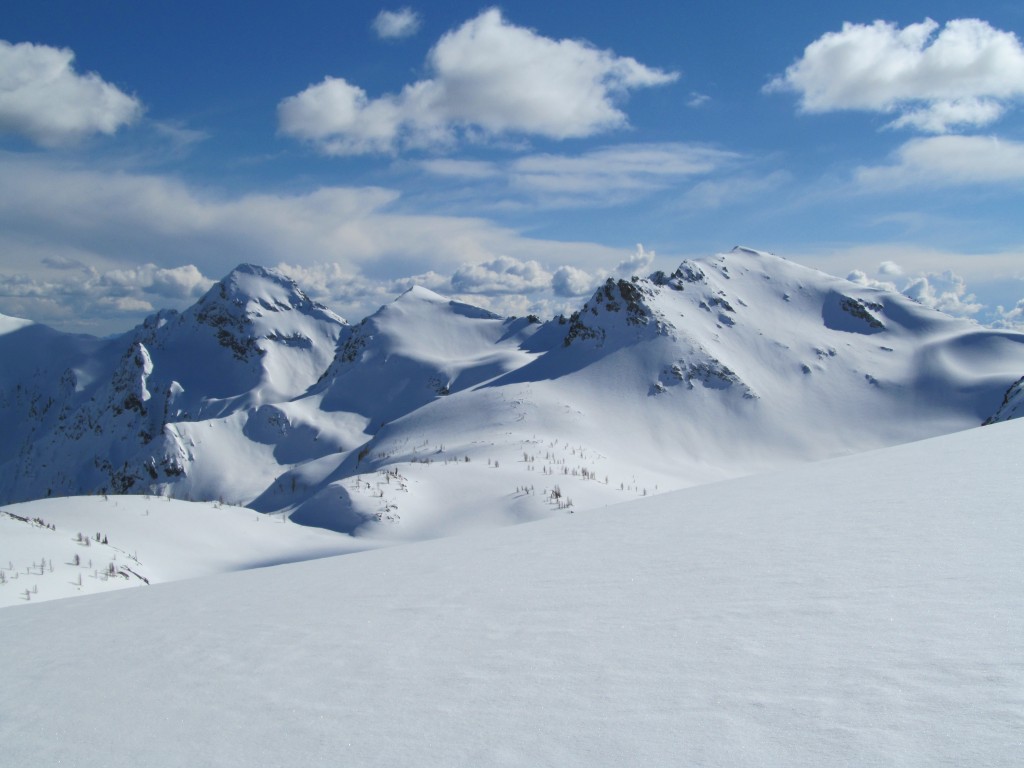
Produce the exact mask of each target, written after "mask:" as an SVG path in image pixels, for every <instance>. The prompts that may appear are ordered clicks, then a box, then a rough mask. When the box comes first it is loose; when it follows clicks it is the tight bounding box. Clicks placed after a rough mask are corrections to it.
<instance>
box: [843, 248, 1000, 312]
mask: <svg viewBox="0 0 1024 768" xmlns="http://www.w3.org/2000/svg"><path fill="white" fill-rule="evenodd" d="M877 274H878V275H879V276H881V277H883V278H885V277H899V276H901V275H903V268H902V267H901V266H900V265H899V264H897V263H895V262H893V261H883V262H882V263H881V264H880V265H879V266H878V270H877ZM846 279H847V280H850V281H851V282H854V283H857V284H858V285H863V286H866V287H868V288H880V289H882V290H886V291H893V292H898V293H902V294H903V295H904V296H906V297H907V298H908V299H913V300H914V301H916V302H917V303H918V304H922V305H924V306H926V307H930V308H932V309H937V310H939V311H940V312H945V313H946V314H948V315H956V316H958V317H968V316H972V315H977V314H978V313H979V312H980V311H981V310H982V309H984V305H983V304H982V303H980V302H979V301H978V299H977V297H975V296H974V294H972V293H970V292H969V291H968V289H967V282H966V281H965V280H964V278H963V277H961V276H960V275H958V274H956V273H955V272H953V271H952V270H946V271H944V272H941V273H936V272H921V273H918V274H916V275H911V276H909V277H908V278H907V280H906V281H905V282H904V285H903V287H902V288H899V287H897V285H896V283H895V282H893V281H892V280H885V279H883V280H879V279H877V278H875V277H871V276H869V275H868V274H867V273H865V272H864V271H863V270H860V269H855V270H853V271H852V272H850V274H849V275H847V276H846Z"/></svg>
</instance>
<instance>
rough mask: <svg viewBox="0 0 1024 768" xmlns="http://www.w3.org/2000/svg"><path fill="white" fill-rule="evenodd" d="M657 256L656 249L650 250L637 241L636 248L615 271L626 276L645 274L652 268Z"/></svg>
mask: <svg viewBox="0 0 1024 768" xmlns="http://www.w3.org/2000/svg"><path fill="white" fill-rule="evenodd" d="M655 258H657V254H655V253H654V251H648V250H646V249H645V248H644V247H643V246H642V245H641V244H640V243H637V244H636V250H635V251H633V253H631V254H630V255H629V257H628V258H626V259H624V260H623V261H620V262H619V263H618V265H617V266H616V267H615V272H616V273H617V274H620V275H624V276H626V277H631V276H633V275H640V274H644V273H645V272H646V271H647V270H649V269H650V268H651V264H652V263H653V262H654V259H655Z"/></svg>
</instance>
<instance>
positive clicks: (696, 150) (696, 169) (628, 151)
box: [419, 142, 744, 208]
mask: <svg viewBox="0 0 1024 768" xmlns="http://www.w3.org/2000/svg"><path fill="white" fill-rule="evenodd" d="M743 159H744V157H743V155H741V154H740V153H738V152H730V151H728V150H723V149H718V148H716V147H709V146H706V145H703V144H687V143H683V142H666V143H651V144H618V145H613V146H606V147H599V148H597V149H593V150H590V151H588V152H582V153H579V154H576V155H570V154H554V153H543V154H530V155H524V156H522V157H518V158H515V159H512V160H507V161H478V160H456V159H444V158H442V159H433V160H424V161H423V162H422V163H420V164H419V167H420V168H422V169H423V170H425V171H427V172H428V173H430V174H433V175H436V176H442V177H447V178H456V179H460V180H462V181H465V182H468V183H473V182H481V183H485V184H487V183H491V184H497V185H498V192H497V194H500V195H506V196H512V197H515V198H516V199H520V200H523V201H527V202H532V203H533V204H539V205H543V206H545V207H549V208H550V207H563V208H601V207H607V206H612V205H616V204H620V203H624V202H630V201H634V200H638V199H641V198H643V197H644V196H647V195H650V194H653V193H656V192H660V191H663V190H667V189H671V188H673V187H676V186H678V185H680V184H685V183H688V182H689V181H690V180H691V179H694V178H702V177H706V176H709V175H712V174H715V173H718V172H722V171H727V170H729V169H731V168H733V167H734V166H736V165H738V164H739V163H740V162H741V161H742V160H743Z"/></svg>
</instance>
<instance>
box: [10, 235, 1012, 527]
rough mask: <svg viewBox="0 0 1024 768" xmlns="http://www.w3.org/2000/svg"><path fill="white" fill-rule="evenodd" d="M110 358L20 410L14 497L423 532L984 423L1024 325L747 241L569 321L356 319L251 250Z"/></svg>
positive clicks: (415, 302)
mask: <svg viewBox="0 0 1024 768" xmlns="http://www.w3.org/2000/svg"><path fill="white" fill-rule="evenodd" d="M20 332H22V331H18V330H16V329H15V330H12V331H11V332H10V333H8V334H5V335H3V336H0V338H2V339H6V338H8V337H12V338H13V337H14V336H15V335H16V334H17V333H20ZM101 353H102V354H101ZM88 361H91V362H90V365H91V366H92V367H93V368H94V369H95V370H96V371H98V373H93V374H92V375H91V378H89V377H84V378H79V377H78V375H77V374H74V375H69V377H65V378H66V381H65V383H64V384H63V385H61V384H60V382H61V381H62V379H61V378H60V376H58V374H57V373H56V371H58V370H64V369H63V368H61V367H60V366H56V365H54V366H51V369H52V372H51V373H49V374H47V375H48V377H49V379H48V381H49V383H48V384H47V385H46V386H47V387H49V390H53V391H55V392H58V394H56V395H54V396H53V398H52V399H53V404H52V405H51V406H49V409H48V410H47V411H46V415H44V416H43V417H42V420H41V421H38V422H32V424H31V426H25V423H27V421H26V420H28V421H31V419H29V417H28V416H27V415H20V416H19V419H21V420H18V421H17V422H16V423H17V425H18V426H17V430H19V431H18V435H17V437H18V440H19V441H20V442H19V443H18V446H17V447H14V446H12V445H11V444H10V442H9V441H5V447H4V449H3V450H4V451H5V454H4V455H7V456H9V457H11V458H10V459H9V460H8V461H7V463H6V464H4V465H3V466H0V501H10V500H22V499H29V498H38V497H44V496H46V495H47V494H75V493H84V492H98V491H101V490H104V489H105V490H107V491H119V492H125V491H127V492H130V493H144V492H155V493H161V494H165V495H166V494H170V495H173V496H175V497H177V498H184V499H195V500H220V501H223V502H225V503H231V504H241V505H246V506H250V507H252V508H254V509H257V510H260V511H262V512H273V513H283V514H288V515H290V516H291V519H292V520H294V521H296V522H301V523H306V524H311V525H317V526H323V527H328V528H332V529H334V530H337V531H343V532H350V533H351V532H355V533H358V534H359V535H371V536H373V537H385V538H397V539H415V538H424V537H434V536H441V535H446V534H449V533H454V532H460V531H464V530H467V529H471V528H476V527H489V526H492V525H496V524H507V523H510V522H522V521H526V520H533V519H538V518H541V517H546V516H550V515H552V514H561V513H566V512H567V511H569V512H572V511H578V510H583V509H591V508H595V507H600V506H605V505H607V504H610V503H613V502H617V501H622V500H625V499H628V498H635V497H642V496H645V495H651V494H655V493H661V492H664V491H666V490H671V489H677V488H682V487H687V486H690V485H694V484H699V483H706V482H710V481H713V480H717V479H722V478H726V477H733V476H737V475H742V474H748V473H753V472H759V471H765V470H769V469H772V468H777V467H781V466H785V465H788V464H791V463H794V462H801V461H808V460H817V459H822V458H826V457H830V456H838V455H842V454H848V453H853V452H856V451H861V450H867V449H871V448H876V447H880V446H885V445H893V444H897V443H901V442H906V441H909V440H916V439H921V438H924V437H929V436H933V435H937V434H942V433H948V432H952V431H956V430H960V429H966V428H969V427H972V426H976V425H978V424H981V423H982V422H983V421H985V420H987V419H989V418H990V417H993V415H994V414H996V411H997V410H998V409H999V408H1000V404H1001V403H1003V402H1004V397H1008V393H1007V388H1008V387H1010V386H1011V385H1012V384H1013V383H1014V382H1015V381H1017V380H1018V379H1019V378H1020V376H1021V373H1022V372H1024V334H1020V333H1014V332H1009V331H1000V330H992V329H985V328H981V327H979V326H977V325H976V324H974V323H971V322H969V321H965V320H959V319H954V318H951V317H948V316H946V315H943V314H941V313H939V312H935V311H933V310H929V309H926V308H924V307H922V306H920V305H918V304H916V303H914V302H913V301H911V300H909V299H907V298H906V297H904V296H901V295H899V294H896V293H890V292H886V291H881V290H876V289H869V288H865V287H862V286H858V285H855V284H853V283H851V282H849V281H847V280H842V279H839V278H835V277H832V276H829V275H826V274H823V273H821V272H818V271H815V270H811V269H807V268H805V267H801V266H799V265H797V264H793V263H792V262H789V261H786V260H785V259H781V258H777V257H775V256H772V255H770V254H765V253H759V252H757V251H751V250H749V249H744V248H738V249H735V250H734V251H733V252H730V253H727V254H720V255H718V256H715V257H712V258H709V259H704V260H701V261H687V262H684V263H683V264H681V265H680V266H679V268H678V269H677V270H675V271H674V272H673V273H672V274H665V273H656V274H654V275H651V276H650V277H649V278H633V279H631V280H609V281H608V282H607V283H606V284H605V285H603V286H601V287H600V288H599V289H598V290H597V291H596V292H595V294H594V295H593V296H592V297H591V298H590V299H589V300H588V301H587V302H586V303H585V304H584V305H583V306H582V307H581V308H580V309H579V310H578V311H577V312H575V313H573V314H572V315H571V316H570V317H568V318H566V317H561V318H558V319H555V320H552V321H549V322H547V323H541V322H539V321H536V319H535V318H520V319H502V318H499V317H496V316H495V315H493V314H491V313H489V312H486V311H484V310H481V309H478V308H475V307H471V306H468V305H466V304H462V303H458V302H454V301H450V300H448V299H446V298H444V297H441V296H439V295H437V294H434V293H432V292H430V291H427V290H424V289H421V288H414V289H412V290H410V291H408V292H407V293H405V294H403V295H402V296H400V297H399V298H398V299H396V300H395V301H394V302H392V303H391V304H388V305H386V306H385V307H383V308H381V310H380V311H378V312H377V313H375V314H374V315H372V316H370V317H368V318H366V319H365V320H364V321H362V322H361V323H360V324H359V325H356V326H348V325H345V324H344V322H343V321H342V320H341V319H340V318H338V317H337V316H335V315H333V314H332V313H330V312H329V311H328V310H326V309H325V308H323V307H320V306H318V305H316V304H314V303H313V302H311V301H310V300H309V299H308V298H307V297H306V296H305V294H303V293H302V291H301V290H300V289H299V288H298V287H297V286H295V284H294V283H292V282H291V281H290V280H288V279H287V278H285V277H283V276H281V275H279V274H277V273H275V272H273V271H272V270H264V269H261V268H259V267H252V266H243V267H239V268H238V269H237V270H235V271H234V272H233V273H232V274H231V275H229V276H228V277H227V278H225V280H224V281H222V282H221V283H219V284H218V285H216V286H214V288H213V289H212V290H211V291H210V292H209V293H208V294H207V295H206V296H205V297H204V298H203V299H202V300H200V301H199V302H198V303H197V304H196V305H195V306H194V307H192V308H191V309H189V310H187V311H185V312H183V313H181V314H180V315H179V314H174V313H161V314H158V315H156V316H154V317H153V318H152V319H151V320H150V321H148V322H147V323H146V324H145V325H144V326H142V327H140V328H138V329H136V330H135V331H134V332H132V333H131V334H129V335H127V336H126V337H124V338H122V339H120V340H115V341H113V342H108V343H107V344H106V345H104V346H102V347H101V348H100V349H99V350H98V351H97V353H96V355H95V356H94V357H93V358H88ZM83 367H84V364H79V365H78V367H77V369H74V370H78V369H82V368H83ZM69 370H70V368H69ZM83 381H88V382H89V384H88V386H85V385H84V384H83ZM61 386H63V387H64V389H60V387H61ZM49 390H48V391H49ZM5 391H11V390H10V389H9V387H8V389H7V390H5ZM60 393H63V394H60ZM9 397H21V398H22V399H21V400H20V401H19V402H27V401H26V400H25V398H24V396H23V395H18V393H17V392H15V393H14V395H9ZM19 407H20V408H21V410H19V411H18V413H19V414H24V413H30V411H25V409H26V408H27V407H28V406H25V405H22V406H19ZM1006 413H1008V411H1006V410H1005V408H1004V410H1003V411H1001V414H1003V415H1005V414H1006ZM1000 417H1001V416H1000Z"/></svg>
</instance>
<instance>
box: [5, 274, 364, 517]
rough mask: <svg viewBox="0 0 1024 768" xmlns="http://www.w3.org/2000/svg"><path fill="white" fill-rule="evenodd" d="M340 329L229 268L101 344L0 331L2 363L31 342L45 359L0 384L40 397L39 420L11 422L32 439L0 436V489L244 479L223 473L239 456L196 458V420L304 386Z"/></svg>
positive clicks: (232, 422) (150, 486) (27, 495)
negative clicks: (182, 304) (179, 302)
mask: <svg viewBox="0 0 1024 768" xmlns="http://www.w3.org/2000/svg"><path fill="white" fill-rule="evenodd" d="M345 327H346V323H345V321H344V320H342V319H341V318H340V317H338V316H337V315H335V314H334V313H332V312H331V311H330V310H328V309H327V308H325V307H323V306H321V305H319V304H316V303H315V302H313V301H311V300H310V299H309V298H308V297H307V296H306V295H305V294H304V293H303V292H302V291H301V290H300V289H299V288H298V286H297V285H296V284H295V283H294V282H293V281H292V280H290V279H289V278H287V277H285V276H284V275H282V274H280V273H278V272H276V271H274V270H268V269H264V268H262V267H257V266H252V265H242V266H240V267H238V268H237V269H235V270H234V271H233V272H232V273H231V274H230V275H228V276H227V277H226V278H224V280H222V281H220V282H219V283H217V284H216V285H214V286H213V287H212V288H211V289H210V290H209V291H208V292H207V293H206V295H204V296H203V297H202V298H201V299H200V300H199V301H198V302H197V303H196V304H195V305H194V306H192V307H191V308H189V309H188V310H186V311H185V312H182V313H180V314H179V313H177V312H173V311H166V312H160V313H158V314H156V315H154V316H152V317H150V318H148V319H147V320H146V322H145V323H143V324H142V325H141V326H139V327H138V328H136V329H134V330H133V331H131V332H129V333H127V334H125V335H123V336H121V337H117V338H114V339H111V340H107V341H103V342H99V341H79V340H78V339H77V337H67V336H66V335H64V334H58V333H57V332H55V331H52V330H51V329H48V328H44V327H43V326H30V327H24V328H20V329H18V330H16V331H14V332H13V333H7V334H4V335H3V336H0V339H2V341H0V344H2V349H3V353H4V359H20V358H21V357H22V356H23V355H26V354H28V355H30V356H31V355H32V354H33V348H34V347H35V345H38V344H39V337H43V338H44V340H45V341H46V342H47V346H46V347H45V349H46V350H47V352H48V354H47V357H46V360H45V363H46V365H45V367H43V365H42V363H38V364H36V365H35V366H34V367H33V369H32V373H31V374H29V375H25V374H27V373H28V369H29V367H30V365H29V364H26V363H24V362H21V363H20V364H19V369H20V370H21V371H22V372H23V375H22V376H21V377H20V379H21V380H14V381H12V380H10V379H8V380H7V381H5V382H4V391H3V392H2V393H0V396H6V397H7V399H8V400H10V399H15V398H16V397H17V396H18V395H19V393H21V392H24V391H25V390H26V389H27V388H29V387H36V388H37V389H40V391H41V392H43V393H48V396H47V398H46V401H45V402H46V404H47V406H46V408H45V409H43V408H40V407H38V406H37V408H36V411H38V412H39V413H40V414H41V416H40V415H35V416H34V415H33V413H32V412H31V410H29V412H28V413H27V414H26V413H24V411H25V409H24V408H22V409H21V413H19V415H18V416H17V417H16V418H17V419H18V420H19V422H20V423H22V424H24V425H25V426H24V427H22V429H23V430H24V429H28V430H30V432H31V439H26V440H22V442H21V445H20V446H18V448H17V450H16V451H15V450H12V447H11V443H10V442H9V441H5V445H4V454H3V455H5V456H10V457H12V458H9V459H8V461H7V462H5V463H4V465H3V472H2V473H0V494H2V498H3V499H4V500H5V501H14V500H25V499H31V498H41V497H45V496H50V495H69V494H75V493H82V492H100V491H109V492H112V493H127V492H132V493H142V492H147V493H164V492H167V491H168V489H169V488H170V487H173V486H174V485H176V483H177V481H179V480H181V479H182V478H183V477H185V476H186V474H188V472H189V471H192V473H193V474H194V475H197V476H198V477H197V478H195V481H194V482H193V483H191V484H190V486H189V488H188V490H187V493H192V492H195V493H198V494H199V495H200V496H206V495H207V494H212V495H211V496H209V497H210V498H213V499H216V498H217V495H218V493H220V492H222V491H223V490H224V488H225V487H232V483H233V482H238V483H239V484H240V485H242V486H243V487H248V486H250V485H252V482H253V481H252V480H251V479H247V478H245V477H244V473H237V472H236V471H234V470H236V469H237V460H238V459H239V456H238V455H233V456H228V455H223V454H221V455H216V454H214V453H211V454H210V455H209V456H205V457H203V458H202V459H201V460H199V461H197V460H196V450H195V448H196V441H195V438H194V436H193V434H192V431H193V430H194V428H195V426H196V425H198V424H202V425H203V426H204V429H205V430H216V431H218V432H226V433H229V434H233V433H235V432H236V431H237V429H236V426H237V425H238V424H240V423H244V419H243V415H244V414H246V413H248V412H250V411H252V410H253V409H256V408H258V407H259V406H260V405H261V404H262V403H264V402H271V403H272V402H277V401H280V400H287V399H289V398H292V397H295V396H296V395H299V394H301V393H303V392H304V391H305V390H306V389H308V388H309V387H310V386H311V385H312V384H314V383H315V382H316V379H317V377H318V376H319V374H320V373H321V372H322V371H323V369H324V368H325V367H326V366H327V365H328V364H329V362H330V360H332V359H333V357H334V352H335V347H336V345H337V342H338V339H339V338H340V336H341V333H342V331H343V329H344V328H345ZM72 342H75V343H74V344H73V343H72ZM89 352H91V353H92V354H91V355H90V354H89ZM11 378H13V377H11ZM19 387H20V388H19ZM11 393H13V396H12V394H11ZM42 398H43V395H34V399H35V400H36V401H38V400H41V399H42ZM24 399H25V397H24V396H22V400H24ZM241 440H242V444H245V443H248V442H249V441H248V440H246V439H245V438H244V437H242V438H241ZM237 445H238V442H237V441H236V446H237ZM227 466H230V467H232V472H231V473H229V475H228V476H223V477H222V478H221V479H220V480H218V481H217V482H213V483H210V484H208V485H207V486H204V485H203V484H202V482H201V480H200V478H202V477H203V476H204V473H205V472H214V473H223V472H224V471H225V467H227ZM225 480H227V482H225Z"/></svg>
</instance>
